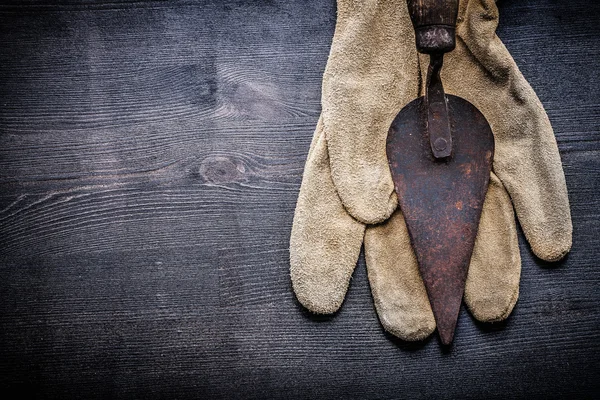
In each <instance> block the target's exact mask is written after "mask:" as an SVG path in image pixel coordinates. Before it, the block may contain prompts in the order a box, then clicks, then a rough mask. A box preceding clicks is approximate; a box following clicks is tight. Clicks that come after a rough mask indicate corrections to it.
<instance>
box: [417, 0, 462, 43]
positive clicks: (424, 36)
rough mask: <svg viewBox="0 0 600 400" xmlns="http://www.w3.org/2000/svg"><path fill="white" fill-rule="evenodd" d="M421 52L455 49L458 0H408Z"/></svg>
mask: <svg viewBox="0 0 600 400" xmlns="http://www.w3.org/2000/svg"><path fill="white" fill-rule="evenodd" d="M407 3H408V12H409V14H410V19H411V20H412V22H413V25H414V27H415V39H416V42H417V51H419V53H425V54H434V53H438V54H439V53H441V54H443V53H448V52H450V51H452V50H454V46H455V43H456V42H455V34H454V33H455V32H454V31H455V27H456V17H457V15H458V0H407Z"/></svg>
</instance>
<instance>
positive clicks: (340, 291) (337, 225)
mask: <svg viewBox="0 0 600 400" xmlns="http://www.w3.org/2000/svg"><path fill="white" fill-rule="evenodd" d="M324 136H325V135H324V131H323V124H322V121H321V120H319V122H318V124H317V128H316V132H315V137H314V138H313V142H312V144H311V149H310V151H309V155H308V158H307V161H306V166H305V169H304V176H303V178H302V185H301V187H300V194H299V196H298V202H297V204H296V212H295V214H294V222H293V225H292V233H291V237H290V275H291V279H292V287H293V289H294V292H295V293H296V297H297V298H298V301H299V302H300V303H301V304H302V305H303V306H304V307H306V308H307V309H309V310H310V311H312V312H315V313H319V314H329V313H333V312H335V311H337V310H338V309H339V307H340V306H341V305H342V302H343V300H344V297H345V295H346V291H347V290H348V284H349V282H350V277H351V276H352V272H353V271H354V268H355V267H356V262H357V260H358V256H359V253H360V248H361V246H362V240H363V236H364V231H365V226H364V225H363V224H361V223H360V222H358V221H356V220H355V219H353V218H352V217H351V216H350V215H348V213H347V212H346V210H345V209H344V207H343V205H342V203H341V201H340V199H339V197H338V195H337V194H336V192H335V187H334V186H333V182H332V180H331V173H330V169H329V158H328V156H327V146H326V143H325V137H324Z"/></svg>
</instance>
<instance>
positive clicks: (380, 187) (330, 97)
mask: <svg viewBox="0 0 600 400" xmlns="http://www.w3.org/2000/svg"><path fill="white" fill-rule="evenodd" d="M338 10H339V12H338V19H337V23H336V30H335V34H334V38H333V43H332V45H331V52H330V55H329V60H328V62H327V67H326V69H325V73H324V75H323V93H322V104H323V124H324V127H325V131H326V135H327V146H328V149H329V156H330V163H331V171H332V176H333V181H334V183H335V186H336V188H337V192H338V194H339V197H340V198H341V200H342V203H343V204H344V206H345V207H346V209H347V210H348V212H349V213H350V214H351V215H352V216H353V217H355V218H356V219H358V220H359V221H361V222H364V223H369V224H371V223H377V222H381V221H383V220H385V219H387V218H388V217H389V216H390V215H391V214H392V212H393V211H394V210H395V209H396V206H397V196H396V194H395V193H394V184H393V181H392V177H391V175H390V171H389V166H388V162H387V157H386V149H385V146H386V137H387V132H388V129H389V126H390V124H391V122H392V120H393V118H394V117H395V115H396V114H397V113H398V111H399V110H400V109H401V108H402V107H403V106H404V105H405V104H406V103H408V102H409V101H410V100H412V99H414V98H415V97H416V95H417V90H418V82H417V79H418V68H417V53H416V49H415V44H414V33H413V28H412V23H411V22H410V18H409V16H408V9H407V5H406V2H405V1H404V2H403V1H356V0H338Z"/></svg>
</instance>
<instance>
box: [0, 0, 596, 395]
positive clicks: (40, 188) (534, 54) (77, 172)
mask: <svg viewBox="0 0 600 400" xmlns="http://www.w3.org/2000/svg"><path fill="white" fill-rule="evenodd" d="M500 10H501V25H500V28H499V35H500V36H501V38H502V39H503V40H504V42H505V44H506V46H507V47H508V49H509V50H510V51H511V53H512V55H513V57H514V58H515V60H516V62H517V63H518V65H519V67H520V68H521V70H522V72H523V74H524V75H525V76H526V77H527V79H528V80H529V82H530V83H531V85H532V86H533V87H534V89H535V90H536V92H537V94H538V96H539V97H540V99H541V100H542V102H543V103H544V105H545V106H546V108H547V111H548V114H549V116H550V119H551V121H552V124H553V126H554V129H555V132H556V136H557V138H558V141H559V147H560V150H561V154H562V157H563V163H564V169H565V173H566V177H567V184H568V187H569V191H570V199H571V207H572V212H573V223H574V229H575V231H574V244H573V250H572V252H571V254H570V255H569V256H568V258H567V259H566V260H565V261H563V262H561V263H558V264H557V265H553V264H547V263H544V262H541V261H540V260H538V259H536V258H535V257H534V256H533V255H532V253H531V251H530V249H529V247H528V245H527V243H526V242H525V241H524V237H523V235H522V234H520V241H521V252H522V257H523V273H522V282H521V295H520V299H519V303H518V304H517V307H516V308H515V311H514V313H513V315H512V316H511V317H510V318H509V319H508V321H506V322H505V323H501V324H495V325H486V324H480V323H476V322H475V321H474V320H473V318H472V317H471V316H470V315H469V314H468V312H467V311H465V310H464V309H463V311H462V314H461V317H460V320H459V324H458V328H457V333H456V339H455V343H454V346H453V348H452V350H451V351H441V350H440V347H439V343H438V340H437V338H435V337H432V338H431V339H429V340H427V341H425V342H424V343H417V344H410V343H404V342H401V341H399V340H395V339H394V338H392V337H391V336H389V335H386V334H385V333H384V331H383V329H382V328H381V326H380V324H379V322H378V320H377V317H376V314H375V312H374V309H373V301H372V299H371V296H370V292H369V288H368V284H367V280H366V273H365V269H364V261H363V259H362V257H361V261H360V263H359V266H358V268H357V270H356V272H355V274H354V278H353V281H352V285H351V288H350V291H349V294H348V297H347V299H346V301H345V303H344V305H343V308H342V310H341V311H340V312H339V313H338V314H336V315H335V316H333V317H322V318H318V317H312V316H310V315H309V314H308V313H307V312H306V311H304V310H303V309H302V307H301V306H299V305H298V303H297V302H296V301H295V299H294V297H293V295H292V292H291V287H290V282H289V276H288V268H289V262H288V256H289V252H288V246H289V233H290V228H291V222H292V217H293V211H294V206H295V202H296V197H297V194H298V190H299V185H300V180H301V175H302V170H303V165H304V161H305V158H306V154H307V152H308V146H309V143H310V139H311V136H312V131H313V129H314V126H315V124H316V121H317V118H318V115H319V112H320V80H321V76H322V73H323V70H324V67H325V63H326V60H327V55H328V51H329V46H330V43H331V38H332V34H333V29H334V24H335V3H334V1H333V0H327V1H322V0H306V1H284V0H274V1H267V0H263V1H251V0H247V1H220V0H214V1H191V0H188V1H178V0H172V1H120V0H117V1H111V2H98V1H91V0H89V1H81V2H77V1H54V2H47V1H17V0H14V1H2V2H1V3H0V332H1V336H0V387H2V388H3V389H4V390H3V392H6V390H8V389H9V388H10V389H16V390H17V393H19V396H18V397H19V398H28V397H37V398H57V399H68V398H86V399H93V398H140V399H153V398H156V399H158V398H178V399H185V398H225V399H229V398H257V399H260V398H286V399H291V398H344V399H346V398H361V399H366V398H373V399H375V398H377V399H379V398H576V397H587V398H592V397H594V395H595V394H596V392H597V391H598V389H599V388H600V370H599V368H598V363H599V361H600V360H599V359H600V331H599V328H600V310H599V304H600V290H599V284H600V268H598V267H599V264H600V263H599V262H598V258H599V257H600V227H599V222H600V218H599V215H600V214H599V211H598V210H600V196H598V194H599V189H600V161H599V160H600V124H599V121H600V79H599V78H600V72H599V71H600V69H599V68H598V62H599V61H600V44H599V43H600V23H599V22H600V2H592V1H588V0H573V1H569V2H564V1H559V0H531V1H527V2H524V1H518V0H507V1H503V2H500Z"/></svg>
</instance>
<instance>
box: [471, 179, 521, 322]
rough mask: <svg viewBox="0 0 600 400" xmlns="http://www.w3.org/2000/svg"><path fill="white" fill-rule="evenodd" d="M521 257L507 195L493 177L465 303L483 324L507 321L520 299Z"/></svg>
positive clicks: (486, 198) (482, 214)
mask: <svg viewBox="0 0 600 400" xmlns="http://www.w3.org/2000/svg"><path fill="white" fill-rule="evenodd" d="M520 276H521V255H520V253H519V242H518V239H517V227H516V224H515V216H514V212H513V207H512V204H511V202H510V197H509V196H508V193H507V192H506V190H505V189H504V186H502V183H501V182H500V180H499V179H498V177H497V176H496V175H495V174H494V173H491V174H490V185H489V188H488V192H487V194H486V197H485V201H484V203H483V211H482V213H481V219H480V222H479V230H478V231H477V239H476V240H475V247H474V249H473V255H472V257H471V264H470V266H469V273H468V275H467V282H466V286H465V297H464V299H465V303H466V304H467V307H469V310H470V311H471V313H472V314H473V316H474V317H475V318H476V319H478V320H479V321H482V322H494V321H501V320H504V319H506V318H507V317H508V316H509V315H510V313H511V311H512V309H513V307H514V306H515V304H516V302H517V298H518V297H519V279H520Z"/></svg>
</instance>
